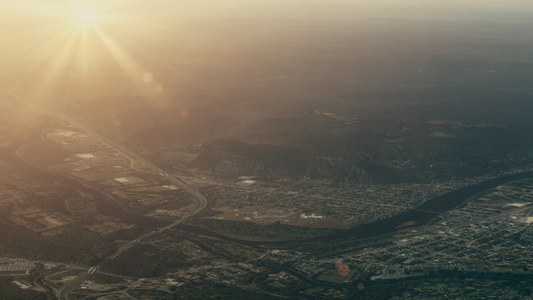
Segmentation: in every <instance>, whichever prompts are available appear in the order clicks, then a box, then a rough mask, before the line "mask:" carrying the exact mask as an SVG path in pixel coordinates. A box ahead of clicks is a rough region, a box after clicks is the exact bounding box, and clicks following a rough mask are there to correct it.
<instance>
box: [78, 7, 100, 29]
mask: <svg viewBox="0 0 533 300" xmlns="http://www.w3.org/2000/svg"><path fill="white" fill-rule="evenodd" d="M74 17H75V19H76V21H77V23H78V24H80V25H84V26H87V25H91V24H94V21H95V19H96V17H97V16H96V14H95V13H93V12H92V11H90V10H88V9H83V10H80V11H78V12H77V13H76V14H75V15H74Z"/></svg>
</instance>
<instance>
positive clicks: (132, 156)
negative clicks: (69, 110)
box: [8, 88, 208, 300]
mask: <svg viewBox="0 0 533 300" xmlns="http://www.w3.org/2000/svg"><path fill="white" fill-rule="evenodd" d="M14 90H16V88H12V89H11V90H10V91H9V93H8V94H9V95H10V96H11V97H13V98H14V99H16V100H18V101H19V102H20V103H22V104H24V106H25V107H26V108H27V109H29V110H32V111H34V112H37V113H39V114H42V115H46V116H50V117H52V118H54V119H57V120H61V121H63V122H66V123H68V124H69V125H71V126H72V127H74V128H77V129H78V130H79V131H81V132H83V133H85V134H87V135H88V136H90V137H92V138H94V139H96V140H98V141H99V142H100V143H102V144H104V145H106V146H107V147H109V148H111V149H113V150H115V151H117V152H118V153H120V154H121V155H122V156H124V157H125V158H127V159H128V160H129V162H130V167H131V169H133V170H135V171H138V172H141V173H151V174H159V175H160V176H162V177H164V178H165V179H166V180H168V181H169V182H170V183H172V184H173V185H175V186H177V187H179V188H181V189H183V190H184V191H186V192H187V193H189V194H190V195H192V196H193V198H194V199H195V203H194V209H193V210H192V211H191V212H190V213H188V214H186V215H184V216H182V217H181V218H180V219H179V220H176V221H175V222H173V223H172V224H170V225H168V226H166V227H164V228H161V229H159V230H157V231H152V232H149V233H147V234H144V235H142V236H140V237H137V238H136V239H134V240H133V241H128V242H127V243H125V244H124V245H122V246H121V247H119V248H118V249H117V250H116V251H115V253H113V254H111V255H109V256H108V257H107V258H106V259H104V261H105V260H107V259H112V258H115V257H117V256H119V255H120V254H121V253H123V252H124V251H126V250H127V249H129V248H131V247H133V246H134V245H136V244H137V243H139V242H141V241H143V240H146V239H148V238H149V237H151V236H152V235H154V234H157V233H161V232H163V231H166V230H169V229H172V228H173V227H175V226H178V225H179V224H181V223H183V222H185V221H186V220H188V219H190V218H193V217H195V216H196V215H198V214H200V213H201V212H202V211H203V210H204V209H206V207H207V203H208V201H207V198H206V197H205V196H204V195H202V194H201V193H200V192H198V190H196V189H194V188H192V187H190V186H189V185H188V184H187V183H185V182H184V181H183V180H181V179H179V178H177V177H174V176H172V175H170V174H168V173H167V172H166V171H164V170H163V169H161V168H160V167H158V166H156V165H155V164H153V163H151V162H150V161H148V160H146V159H145V158H143V157H142V156H140V155H138V154H137V153H135V152H133V151H131V150H129V149H127V148H125V147H123V146H121V145H119V144H118V143H116V142H114V141H112V140H109V139H108V138H106V137H104V136H102V135H101V134H99V133H97V132H95V131H94V130H92V129H90V128H88V127H87V126H85V125H84V124H82V123H80V122H78V121H76V120H73V119H71V118H69V117H66V116H64V115H61V114H58V113H56V112H53V111H50V110H48V109H45V108H42V107H37V106H35V105H32V104H28V103H26V102H25V101H24V100H23V99H22V98H21V97H19V96H18V95H16V94H15V93H14ZM104 261H102V263H103V262H104ZM102 263H100V264H99V265H96V266H92V267H91V268H90V269H89V270H88V272H83V273H81V274H79V275H78V276H77V277H76V278H74V279H72V280H71V281H69V282H67V283H66V284H65V285H64V286H63V287H62V288H61V289H60V290H59V291H58V292H57V295H56V296H57V299H60V300H62V299H69V293H70V292H71V291H72V290H74V289H76V288H77V287H79V286H80V285H81V284H82V283H83V282H84V281H85V280H86V279H87V277H88V275H89V272H91V274H92V273H94V272H96V271H98V267H99V266H100V265H101V264H102Z"/></svg>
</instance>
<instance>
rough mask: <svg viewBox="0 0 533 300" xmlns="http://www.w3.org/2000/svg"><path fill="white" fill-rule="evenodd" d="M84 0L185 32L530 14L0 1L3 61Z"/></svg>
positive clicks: (357, 0)
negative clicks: (237, 24) (237, 25)
mask: <svg viewBox="0 0 533 300" xmlns="http://www.w3.org/2000/svg"><path fill="white" fill-rule="evenodd" d="M84 5H86V6H87V7H88V9H89V10H90V11H92V14H94V17H95V18H94V19H95V20H94V21H95V23H96V24H97V25H98V26H101V27H102V28H104V27H105V26H107V28H111V27H113V26H114V27H113V28H115V29H117V28H121V30H124V33H125V34H129V33H133V34H135V33H140V32H144V33H146V32H147V31H152V32H154V34H164V33H169V32H179V33H186V32H187V31H188V30H189V31H191V30H193V29H196V28H198V26H199V25H201V26H202V27H203V29H204V32H206V31H205V30H207V31H208V30H210V28H213V29H216V28H218V27H219V25H220V24H222V23H224V22H226V23H227V22H231V21H232V20H241V21H243V22H244V23H242V27H243V28H245V27H249V26H248V25H247V24H250V25H252V26H253V25H254V23H255V22H256V20H263V21H264V20H271V23H270V24H271V26H272V27H276V26H281V27H282V26H283V24H285V23H283V22H286V21H291V22H292V24H295V23H298V22H300V24H301V26H307V25H306V24H313V22H315V20H320V21H321V22H337V23H342V22H347V24H348V23H349V24H354V23H357V22H364V21H366V20H371V19H383V18H385V19H408V20H423V21H427V20H449V21H451V20H489V21H495V22H530V20H533V1H530V0H506V1H502V0H222V1H221V0H194V1H193V0H150V1H147V0H90V1H82V0H47V1H42V0H17V1H7V0H0V25H1V27H0V50H2V53H3V54H4V55H3V57H2V58H0V61H6V60H7V61H12V57H14V56H20V55H23V54H24V53H26V52H27V51H29V50H32V49H33V48H35V47H38V46H39V45H40V43H41V44H42V43H44V42H46V41H47V40H48V39H51V38H53V37H54V35H58V34H60V31H63V30H67V29H69V28H70V27H72V26H76V25H79V20H78V19H77V14H78V11H79V7H82V6H84ZM246 22H248V23H246ZM188 24H194V25H188ZM314 24H315V25H316V24H317V23H316V22H315V23H314ZM261 26H269V25H268V23H267V25H264V24H262V25H261ZM206 28H207V29H206ZM115 32H117V31H116V30H115ZM228 34H231V33H228Z"/></svg>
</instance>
